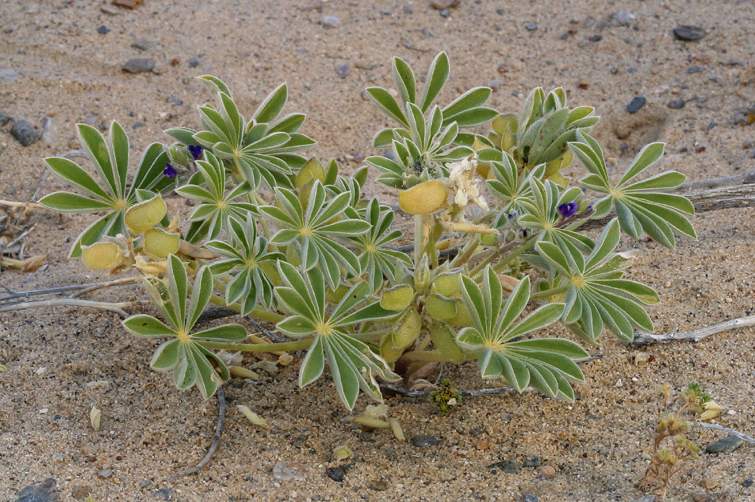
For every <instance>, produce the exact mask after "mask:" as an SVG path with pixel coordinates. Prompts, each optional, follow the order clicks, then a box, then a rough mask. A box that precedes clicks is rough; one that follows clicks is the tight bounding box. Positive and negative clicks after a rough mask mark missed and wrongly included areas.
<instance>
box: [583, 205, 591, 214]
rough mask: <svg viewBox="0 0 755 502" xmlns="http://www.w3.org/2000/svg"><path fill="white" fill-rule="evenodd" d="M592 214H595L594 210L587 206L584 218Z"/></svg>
mask: <svg viewBox="0 0 755 502" xmlns="http://www.w3.org/2000/svg"><path fill="white" fill-rule="evenodd" d="M592 212H593V208H592V206H587V207H586V208H585V212H584V213H582V216H587V215H588V214H591V213H592Z"/></svg>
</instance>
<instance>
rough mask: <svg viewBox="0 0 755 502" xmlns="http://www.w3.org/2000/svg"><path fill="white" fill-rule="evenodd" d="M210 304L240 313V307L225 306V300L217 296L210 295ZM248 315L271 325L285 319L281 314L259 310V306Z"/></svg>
mask: <svg viewBox="0 0 755 502" xmlns="http://www.w3.org/2000/svg"><path fill="white" fill-rule="evenodd" d="M210 303H212V304H214V305H220V306H221V307H226V308H229V309H231V310H234V311H236V312H239V313H241V305H237V304H235V303H232V304H230V305H226V303H225V300H224V299H223V298H221V297H219V296H218V295H212V296H211V297H210ZM249 315H250V316H252V317H256V318H257V319H262V320H263V321H267V322H272V323H279V322H281V321H282V320H283V319H285V318H286V316H284V315H283V314H279V313H277V312H273V311H271V310H265V309H263V308H261V307H260V306H257V307H254V310H252V311H251V312H249Z"/></svg>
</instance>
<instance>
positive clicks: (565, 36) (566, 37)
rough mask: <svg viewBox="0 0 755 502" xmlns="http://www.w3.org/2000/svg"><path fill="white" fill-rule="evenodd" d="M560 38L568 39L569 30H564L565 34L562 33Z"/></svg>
mask: <svg viewBox="0 0 755 502" xmlns="http://www.w3.org/2000/svg"><path fill="white" fill-rule="evenodd" d="M559 38H561V40H567V39H568V38H569V32H568V31H565V32H564V33H563V34H562V35H561V37H559Z"/></svg>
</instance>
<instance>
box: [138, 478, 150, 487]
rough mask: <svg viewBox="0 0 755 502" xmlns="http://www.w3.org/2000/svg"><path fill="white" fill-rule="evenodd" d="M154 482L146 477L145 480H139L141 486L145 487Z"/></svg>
mask: <svg viewBox="0 0 755 502" xmlns="http://www.w3.org/2000/svg"><path fill="white" fill-rule="evenodd" d="M151 482H152V480H151V479H145V480H144V481H140V482H139V488H145V487H146V486H147V485H149V484H150V483H151Z"/></svg>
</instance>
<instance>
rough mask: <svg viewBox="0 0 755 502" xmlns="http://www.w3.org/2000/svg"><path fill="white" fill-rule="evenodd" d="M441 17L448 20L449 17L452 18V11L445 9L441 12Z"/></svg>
mask: <svg viewBox="0 0 755 502" xmlns="http://www.w3.org/2000/svg"><path fill="white" fill-rule="evenodd" d="M440 17H442V18H445V19H448V18H449V17H451V11H450V10H448V9H443V10H442V11H440Z"/></svg>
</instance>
